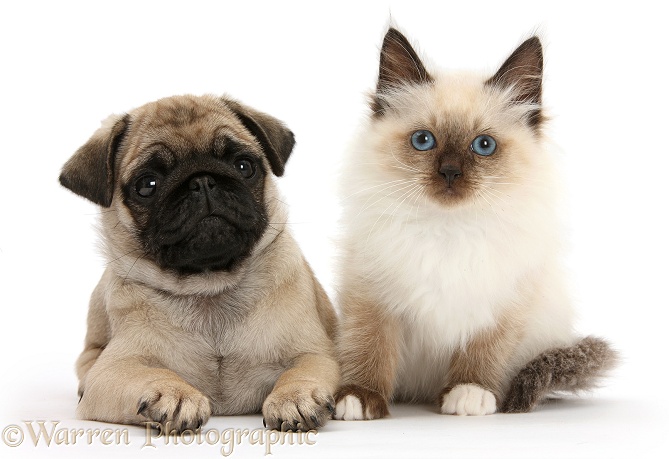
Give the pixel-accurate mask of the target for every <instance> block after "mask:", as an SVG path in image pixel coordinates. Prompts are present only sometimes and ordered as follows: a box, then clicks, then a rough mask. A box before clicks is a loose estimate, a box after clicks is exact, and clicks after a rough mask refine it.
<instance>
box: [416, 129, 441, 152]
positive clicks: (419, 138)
mask: <svg viewBox="0 0 669 459" xmlns="http://www.w3.org/2000/svg"><path fill="white" fill-rule="evenodd" d="M436 143H437V141H436V140H435V139H434V134H432V133H431V132H430V131H426V130H425V129H421V130H420V131H416V132H414V133H413V134H411V146H413V147H414V148H415V149H416V150H418V151H427V150H432V149H433V148H434V146H435V145H436Z"/></svg>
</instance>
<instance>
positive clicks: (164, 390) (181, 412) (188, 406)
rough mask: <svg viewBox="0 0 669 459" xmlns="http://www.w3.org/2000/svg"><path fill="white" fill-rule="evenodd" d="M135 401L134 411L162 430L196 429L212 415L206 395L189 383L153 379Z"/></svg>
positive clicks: (181, 430)
mask: <svg viewBox="0 0 669 459" xmlns="http://www.w3.org/2000/svg"><path fill="white" fill-rule="evenodd" d="M151 386H152V387H150V388H149V389H148V390H147V391H146V392H145V393H144V395H142V397H141V398H140V399H139V401H138V402H137V414H138V415H142V416H144V417H145V418H147V419H148V420H149V421H153V422H156V423H159V424H160V426H161V427H160V428H161V430H162V431H163V432H172V431H176V432H183V431H184V430H197V429H199V428H200V427H201V426H202V425H203V424H204V423H205V422H207V420H208V419H209V416H210V415H211V408H210V406H209V399H208V398H207V397H205V396H204V395H203V394H202V393H200V392H199V391H198V390H196V389H195V388H193V387H191V386H189V385H188V384H186V383H185V382H184V383H179V382H175V381H171V382H169V383H168V382H160V381H158V382H155V383H153V384H151Z"/></svg>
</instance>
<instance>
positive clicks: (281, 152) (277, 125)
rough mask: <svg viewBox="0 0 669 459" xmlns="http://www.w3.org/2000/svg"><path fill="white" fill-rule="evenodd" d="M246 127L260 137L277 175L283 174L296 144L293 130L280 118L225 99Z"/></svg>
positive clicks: (261, 144)
mask: <svg viewBox="0 0 669 459" xmlns="http://www.w3.org/2000/svg"><path fill="white" fill-rule="evenodd" d="M223 101H224V103H225V105H226V106H227V107H228V108H229V109H230V110H232V111H233V113H234V114H235V115H237V118H239V120H240V121H241V122H242V124H243V125H244V127H246V129H248V130H249V131H250V132H251V134H253V135H254V136H255V138H256V139H258V142H260V146H261V147H262V149H263V152H264V153H265V156H266V157H267V160H268V161H269V164H270V166H271V167H272V172H273V173H274V175H276V176H281V175H283V172H284V169H285V166H286V162H287V161H288V157H289V156H290V154H291V153H292V151H293V147H294V146H295V136H294V135H293V133H292V131H291V130H290V129H288V128H287V127H286V125H285V124H283V123H282V122H281V121H279V120H278V119H276V118H274V117H273V116H270V115H267V114H266V113H262V112H259V111H257V110H254V109H252V108H251V107H247V106H246V105H243V104H240V103H239V102H235V101H234V100H230V99H223Z"/></svg>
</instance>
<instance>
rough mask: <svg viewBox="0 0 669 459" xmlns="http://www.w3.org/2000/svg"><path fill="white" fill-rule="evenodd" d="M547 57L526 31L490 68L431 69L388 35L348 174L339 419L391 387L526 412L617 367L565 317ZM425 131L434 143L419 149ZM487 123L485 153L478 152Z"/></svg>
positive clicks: (474, 406)
mask: <svg viewBox="0 0 669 459" xmlns="http://www.w3.org/2000/svg"><path fill="white" fill-rule="evenodd" d="M542 67H543V57H542V49H541V44H540V42H539V40H538V39H537V38H536V37H533V38H530V39H529V40H527V41H526V42H524V43H523V44H522V45H521V46H520V47H519V48H518V49H517V50H516V51H515V52H514V53H513V54H512V55H511V56H510V57H509V59H507V61H506V62H505V63H504V64H503V65H502V66H501V68H500V69H499V71H498V72H497V73H496V74H495V75H493V76H492V77H484V76H482V75H479V74H471V73H456V74H454V73H440V72H434V73H433V72H428V71H427V70H426V69H425V67H424V65H423V63H422V62H421V61H420V58H419V57H418V55H417V53H416V52H415V51H414V50H413V48H412V47H411V45H410V44H409V42H408V41H407V39H406V38H405V37H404V36H403V35H402V34H400V33H399V32H398V31H397V30H395V29H390V30H389V31H388V34H387V35H386V38H385V40H384V43H383V47H382V51H381V64H380V71H379V81H378V85H377V90H376V93H375V94H374V95H373V98H372V103H371V107H372V110H373V112H372V116H371V117H370V119H369V121H368V123H367V124H366V125H365V126H364V128H363V129H362V130H361V132H360V135H359V137H358V138H357V139H358V140H357V142H356V143H354V144H353V147H352V148H351V151H350V156H349V158H348V160H347V161H346V164H347V166H346V169H345V171H344V174H343V177H344V178H343V186H342V190H344V196H343V207H344V211H343V218H342V221H343V222H344V223H343V224H344V240H343V247H344V249H343V256H342V262H341V269H340V291H339V303H340V307H341V311H342V314H343V323H342V328H341V330H340V333H339V338H338V349H339V356H340V362H341V365H342V371H343V376H344V383H345V386H343V387H342V388H341V389H340V391H339V394H338V402H339V403H338V404H337V412H336V417H337V418H340V419H373V418H378V417H382V416H385V415H386V414H387V413H388V411H387V403H388V402H389V401H390V400H392V399H397V400H407V401H421V402H423V401H433V400H435V399H438V404H439V407H440V410H441V412H442V413H457V414H470V415H471V414H474V415H475V414H488V413H492V412H495V411H497V410H500V409H501V410H504V411H527V410H529V409H532V408H533V407H534V406H535V405H536V403H538V402H539V401H540V400H541V398H542V397H544V396H545V395H548V394H550V393H551V392H553V391H555V390H574V389H585V388H588V387H591V386H592V385H593V384H594V382H595V381H596V380H597V378H598V377H600V376H601V375H602V374H603V372H604V371H605V370H607V369H608V368H610V367H611V366H612V365H613V363H614V361H615V353H614V352H613V351H612V350H611V349H610V347H609V346H608V344H607V343H606V342H605V341H602V340H598V339H595V338H586V339H585V340H580V339H579V338H578V337H577V336H576V335H575V334H574V331H573V329H572V322H573V313H572V308H571V302H570V299H569V295H568V293H567V291H566V288H565V285H564V282H563V275H562V272H561V266H560V252H561V239H562V233H561V227H560V225H559V221H558V217H557V213H556V207H557V205H556V196H555V191H556V190H557V189H558V181H557V180H558V177H556V176H555V168H554V165H553V164H552V158H551V155H550V153H549V152H548V151H547V149H546V148H545V146H544V145H545V139H544V135H543V134H542V126H543V124H544V122H545V120H544V117H543V112H542V111H541V80H542ZM421 130H427V131H430V133H432V134H433V135H434V138H435V146H434V147H433V148H431V149H430V150H429V151H418V150H417V149H416V148H414V147H413V146H412V143H411V142H412V140H411V137H412V133H414V132H417V131H421ZM482 134H485V135H489V136H492V137H493V138H494V140H496V142H497V150H496V151H495V152H494V154H492V155H490V156H485V157H484V156H480V155H477V154H475V153H474V152H473V151H472V150H471V148H470V145H471V144H472V141H473V139H475V138H476V137H477V136H479V135H482ZM514 378H515V379H514ZM512 381H513V382H512ZM570 381H572V382H574V381H576V382H575V383H574V384H570ZM505 401H506V403H505Z"/></svg>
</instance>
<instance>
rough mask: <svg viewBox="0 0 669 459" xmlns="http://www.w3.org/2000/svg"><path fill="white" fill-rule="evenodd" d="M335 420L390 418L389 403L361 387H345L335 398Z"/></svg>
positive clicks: (379, 395) (374, 392)
mask: <svg viewBox="0 0 669 459" xmlns="http://www.w3.org/2000/svg"><path fill="white" fill-rule="evenodd" d="M335 399H336V400H337V405H336V407H335V415H334V418H335V419H340V420H344V421H360V420H370V419H379V418H383V417H385V416H388V414H389V412H388V403H387V402H386V400H385V399H384V398H383V397H382V396H381V394H379V393H378V392H376V391H373V390H369V389H365V388H364V387H361V386H356V385H348V386H344V387H342V388H341V389H339V391H337V394H336V396H335Z"/></svg>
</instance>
